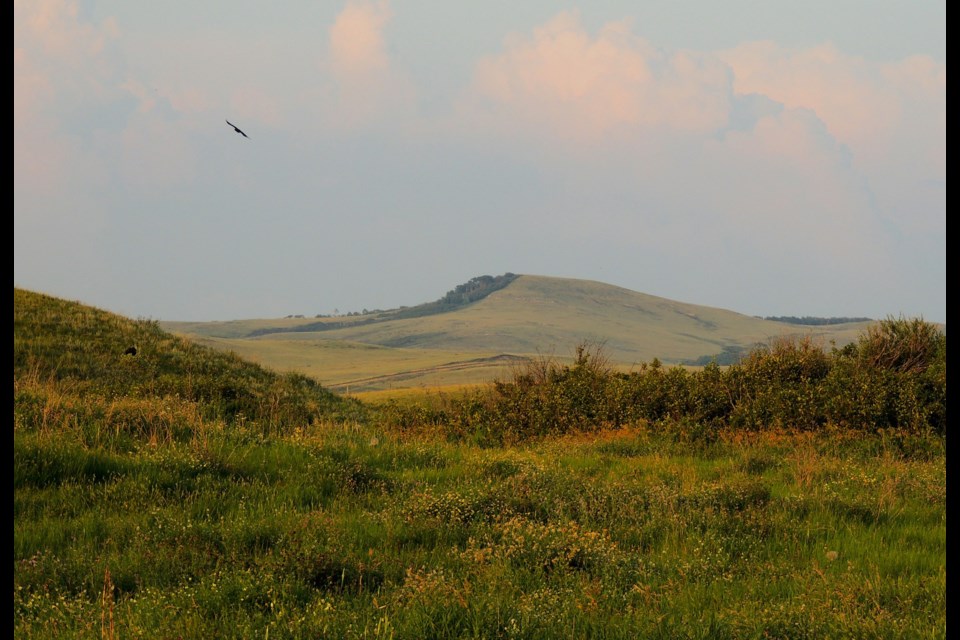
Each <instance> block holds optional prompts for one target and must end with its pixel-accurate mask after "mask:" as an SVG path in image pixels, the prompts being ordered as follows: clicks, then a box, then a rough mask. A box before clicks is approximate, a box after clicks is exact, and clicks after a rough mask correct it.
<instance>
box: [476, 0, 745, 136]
mask: <svg viewBox="0 0 960 640" xmlns="http://www.w3.org/2000/svg"><path fill="white" fill-rule="evenodd" d="M731 98H732V79H731V77H730V73H729V70H728V68H727V67H726V66H725V65H724V64H723V63H721V62H720V61H718V60H717V59H715V58H712V57H710V56H704V55H701V54H699V53H696V52H692V51H679V52H675V53H667V52H664V51H662V50H659V49H657V48H655V47H654V46H652V45H651V44H650V43H649V42H647V41H646V40H644V39H643V38H640V37H638V36H635V35H633V34H632V33H631V32H630V29H629V23H628V22H626V21H624V22H611V23H608V24H607V25H605V26H604V27H603V28H602V29H600V31H599V32H598V33H597V35H596V36H591V35H590V34H588V33H587V32H586V30H585V29H584V28H583V26H582V25H581V24H580V20H579V15H578V14H577V13H576V12H563V13H560V14H558V15H557V16H556V17H554V18H553V19H551V20H550V21H549V22H547V23H546V24H544V25H543V26H541V27H538V28H536V29H534V30H533V33H532V34H531V35H530V36H523V35H513V36H511V37H510V38H508V39H507V40H506V42H505V44H504V50H503V51H502V52H501V53H500V54H498V55H493V56H488V57H485V58H483V59H482V60H480V61H479V63H478V64H477V67H476V71H475V76H474V78H473V82H472V84H471V88H470V91H469V92H468V94H467V96H466V97H465V107H466V109H467V111H468V112H470V114H469V116H468V117H473V118H477V119H479V120H481V121H486V122H487V123H488V124H489V125H493V126H500V127H507V128H515V129H517V130H527V131H530V130H531V128H532V131H535V132H538V133H540V134H542V135H543V136H546V137H550V138H555V139H560V140H563V139H567V140H575V141H577V142H584V141H596V140H598V139H600V138H603V137H606V136H608V135H610V134H611V133H614V132H617V131H620V130H623V129H633V130H636V129H648V130H670V131H674V132H678V133H685V134H686V133H693V134H703V133H712V132H714V131H716V130H717V129H718V128H720V127H722V126H723V125H724V124H725V123H726V121H727V119H728V117H729V113H730V108H731Z"/></svg>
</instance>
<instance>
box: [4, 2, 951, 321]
mask: <svg viewBox="0 0 960 640" xmlns="http://www.w3.org/2000/svg"><path fill="white" fill-rule="evenodd" d="M945 32H946V2H945V0H942V1H930V0H916V1H914V0H909V1H908V0H829V1H827V0H807V1H805V2H794V1H789V2H788V1H786V0H783V1H780V0H726V1H725V2H722V3H719V2H716V1H715V0H648V1H645V2H635V1H634V2H626V1H621V0H591V1H590V2H583V1H581V2H580V3H579V4H576V3H559V2H552V1H546V0H527V1H525V2H513V1H511V2H505V1H503V0H458V1H457V2H445V1H442V0H429V1H428V0H350V1H346V2H345V1H343V0H340V1H337V2H327V1H324V0H310V1H305V0H287V1H285V2H282V3H269V2H262V1H252V0H232V1H231V2H229V3H227V2H221V1H220V0H205V1H203V2H197V1H196V0H191V1H190V2H187V1H185V0H168V1H165V2H128V1H127V0H100V1H96V2H94V1H76V0H14V51H13V59H14V80H13V82H14V176H13V180H14V287H22V288H26V289H30V290H34V291H38V292H42V293H47V294H50V295H54V296H57V297H61V298H65V299H69V300H75V301H79V302H82V303H85V304H89V305H93V306H96V307H99V308H102V309H106V310H109V311H113V312H115V313H119V314H122V315H125V316H128V317H130V318H136V319H154V320H163V321H178V320H182V321H212V320H235V319H251V318H277V317H284V316H288V315H304V316H306V317H312V316H315V315H319V314H331V313H347V312H351V311H362V310H364V309H368V310H374V309H392V308H396V307H400V306H413V305H416V304H420V303H423V302H429V301H433V300H436V299H438V298H440V297H442V296H443V295H444V294H445V293H446V292H447V291H449V290H451V289H453V288H454V287H456V286H457V285H458V284H461V283H464V282H467V281H468V280H470V279H471V278H473V277H476V276H480V275H500V274H503V273H507V272H511V273H517V274H532V275H543V276H556V277H565V278H579V279H585V280H595V281H599V282H604V283H608V284H612V285H616V286H620V287H624V288H626V289H630V290H633V291H638V292H642V293H647V294H651V295H656V296H661V297H665V298H670V299H673V300H677V301H681V302H687V303H692V304H699V305H706V306H711V307H720V308H724V309H729V310H732V311H737V312H740V313H744V314H748V315H757V316H790V315H792V316H819V317H870V318H875V319H882V318H886V317H891V316H897V317H899V316H906V317H922V318H924V319H926V320H928V321H931V322H944V323H945V322H946V33H945ZM227 120H229V121H230V122H232V123H233V124H235V125H236V126H237V127H239V128H240V129H241V130H243V131H244V132H245V133H246V135H247V136H248V137H244V136H242V135H240V134H238V133H236V132H235V131H234V130H233V127H231V126H230V125H228V124H227V123H226V121H227Z"/></svg>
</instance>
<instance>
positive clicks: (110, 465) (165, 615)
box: [13, 289, 947, 640]
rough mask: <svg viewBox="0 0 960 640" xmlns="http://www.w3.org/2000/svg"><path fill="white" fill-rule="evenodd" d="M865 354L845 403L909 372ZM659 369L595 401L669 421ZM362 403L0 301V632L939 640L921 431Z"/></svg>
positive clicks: (942, 452) (582, 397)
mask: <svg viewBox="0 0 960 640" xmlns="http://www.w3.org/2000/svg"><path fill="white" fill-rule="evenodd" d="M888 337H889V336H888ZM894 337H896V336H894ZM908 337H909V336H908ZM894 343H896V341H894ZM889 344H890V342H889V341H869V340H867V341H865V342H864V343H862V344H861V345H858V347H857V349H854V350H851V353H850V354H847V355H844V356H843V360H844V363H846V364H849V365H851V366H853V365H855V364H856V365H857V366H860V365H859V364H857V363H862V364H864V366H866V369H864V370H863V372H864V373H870V372H873V373H871V375H870V376H868V377H866V378H863V382H864V386H866V387H868V388H869V387H870V386H871V385H875V384H880V385H881V386H884V387H887V386H892V387H895V388H893V389H891V390H892V391H896V387H898V385H899V382H898V380H900V379H901V378H902V379H903V380H904V381H906V380H908V379H909V376H910V375H912V374H910V373H909V371H912V370H914V369H916V368H917V361H916V359H915V358H913V357H908V358H901V357H899V356H900V355H903V354H904V353H906V354H907V355H909V354H910V353H912V352H910V351H904V352H897V351H892V352H891V350H890V349H886V348H879V349H872V348H870V347H871V345H879V346H880V347H885V346H886V345H889ZM937 344H938V345H940V343H939V341H938V342H937ZM132 346H136V347H137V352H136V354H128V353H126V351H127V350H128V349H129V348H130V347H132ZM940 346H942V352H941V351H937V353H936V354H935V356H936V363H937V370H936V371H935V373H936V374H937V376H942V377H943V380H942V384H941V385H939V387H938V388H940V387H942V389H941V390H942V394H941V395H943V396H945V393H946V389H945V384H946V383H945V376H946V372H945V344H942V345H940ZM938 349H939V346H938ZM811 359H812V361H813V364H815V365H817V364H818V363H820V364H822V362H821V360H822V359H821V358H819V357H818V356H816V355H814V354H812V353H811V352H810V351H808V350H805V349H804V348H802V347H801V348H799V349H781V350H779V351H777V350H774V351H770V352H761V353H759V354H757V355H756V356H755V357H754V358H753V360H752V362H753V364H752V365H751V366H748V367H746V368H745V369H744V372H743V373H744V374H745V375H747V377H746V378H744V379H742V380H741V382H742V383H743V387H744V388H745V389H747V390H748V391H749V390H750V389H752V388H753V386H752V385H754V384H773V385H774V386H775V387H776V390H777V391H779V392H780V393H778V394H777V397H776V398H775V399H776V400H778V401H785V402H789V403H793V402H795V401H799V402H800V404H801V405H803V406H805V405H806V402H805V399H806V395H804V394H802V393H795V391H796V390H798V389H804V388H808V387H809V385H808V384H807V383H808V382H809V381H808V380H807V379H806V376H805V375H799V376H798V377H797V380H793V379H792V378H793V377H796V376H789V377H790V379H789V380H782V381H779V382H778V380H777V378H778V375H777V374H791V373H799V374H803V373H804V369H803V367H800V369H799V370H795V369H796V365H802V364H804V363H807V362H808V361H809V360H811ZM848 361H849V362H848ZM589 362H594V361H592V360H591V361H589ZM891 367H894V369H891ZM899 369H902V370H904V371H901V372H900V373H897V371H896V370H899ZM731 370H732V371H734V372H735V371H736V368H731ZM532 371H533V372H534V373H536V369H533V370H532ZM679 371H682V370H679ZM852 371H854V372H855V371H859V369H853V370H852ZM595 372H596V370H595V369H592V368H591V367H590V366H586V365H584V366H580V365H578V366H577V367H574V368H573V369H569V370H568V369H565V368H560V369H551V370H550V371H546V372H545V373H546V374H547V375H546V376H545V379H544V380H543V381H538V380H529V379H522V380H521V382H523V384H522V385H519V386H510V385H505V386H502V388H501V391H503V392H505V393H511V394H512V393H513V392H523V393H524V394H528V395H524V396H523V397H522V398H521V397H515V396H514V395H510V397H508V398H507V399H508V400H511V405H510V407H508V408H510V411H509V412H508V414H504V415H505V416H509V417H510V420H511V424H512V423H513V422H512V421H513V420H514V419H522V418H523V412H525V411H529V410H535V409H536V408H538V407H542V406H544V403H543V402H540V401H539V400H541V399H542V400H551V398H552V397H553V396H556V397H555V398H553V405H555V406H558V407H560V408H563V407H569V408H570V409H572V410H574V412H576V411H577V407H578V406H581V405H582V404H583V402H584V401H588V400H590V399H591V398H593V397H594V395H595V394H594V393H593V391H592V390H593V389H594V387H593V386H591V384H592V383H595V382H597V381H598V380H599V381H607V382H611V381H614V380H619V379H620V378H618V377H610V376H607V375H606V374H604V375H603V377H602V378H591V377H590V376H584V375H583V374H589V373H595ZM873 374H876V375H875V376H874V375H873ZM919 375H921V376H923V373H922V372H921V373H920V374H919ZM735 377H736V376H735ZM688 378H689V377H688V376H685V375H677V373H676V372H675V371H673V372H672V371H667V370H661V369H659V368H657V369H655V370H654V369H651V370H648V371H646V373H644V375H643V376H642V379H641V380H640V381H643V380H646V381H648V382H650V383H651V384H652V385H653V386H650V387H649V388H648V387H644V392H643V393H641V394H638V395H637V397H636V398H633V399H631V398H629V397H622V396H620V395H617V396H616V399H617V400H618V401H626V402H627V403H628V404H636V403H640V402H650V401H657V402H663V403H664V406H665V407H666V408H669V407H670V406H671V405H672V404H675V401H676V400H677V399H679V396H677V395H676V394H677V393H678V392H679V391H681V390H682V389H680V388H677V383H678V382H683V381H688V382H689V381H690V380H689V379H688ZM524 380H525V381H524ZM707 380H709V381H713V382H714V383H717V382H723V381H724V380H726V378H724V377H721V376H718V372H717V371H716V370H715V368H714V369H713V370H710V369H707V370H704V376H701V377H698V378H697V381H698V383H699V382H701V381H707ZM543 382H546V383H547V384H545V385H544V384H543ZM585 383H589V384H586V386H584V385H585ZM798 385H799V386H798ZM675 388H677V389H676V391H671V390H672V389H675ZM846 388H847V387H844V392H846ZM511 389H512V390H513V391H511ZM541 391H542V392H545V393H541ZM584 391H586V393H585V394H584V393H583V392H584ZM648 391H649V392H648ZM858 392H859V390H858ZM747 395H751V396H753V395H756V394H753V393H752V392H751V393H748V394H747ZM721 399H722V398H721ZM889 399H890V400H891V401H892V400H896V401H897V402H896V403H895V404H896V405H897V406H899V405H900V404H901V402H900V400H902V399H908V396H906V395H904V394H902V393H895V394H893V395H891V396H890V397H889ZM513 401H517V402H513ZM557 402H559V403H560V404H557ZM943 402H944V403H945V397H944V398H943ZM548 404H549V403H548ZM694 404H695V405H696V406H694V408H695V409H697V408H699V409H702V407H701V404H702V403H694ZM817 404H819V403H817ZM511 407H512V408H511ZM524 407H528V408H527V409H525V408H524ZM463 408H464V410H465V414H464V416H465V417H467V418H470V417H477V416H478V415H479V416H480V417H482V415H481V414H478V413H477V411H476V410H477V409H482V407H477V406H472V405H471V406H467V405H464V406H463ZM894 408H896V407H894ZM518 410H519V411H518ZM562 413H563V414H564V415H566V414H569V413H570V411H563V412H562ZM391 415H392V414H389V413H387V412H385V411H380V410H378V409H374V408H371V407H368V406H366V405H362V404H360V403H356V402H352V401H349V400H345V399H343V398H341V397H338V396H336V395H334V394H330V393H329V392H327V391H326V390H324V389H323V388H321V387H319V386H318V385H317V384H316V383H315V382H313V381H312V380H310V379H308V378H305V377H303V376H296V375H278V374H276V373H273V372H271V371H269V370H267V369H264V368H262V367H260V366H258V365H256V364H252V363H250V362H247V361H245V360H243V359H241V358H239V357H237V356H235V355H232V354H229V353H222V352H219V351H217V350H213V349H209V348H206V347H204V346H201V345H197V344H195V343H193V342H191V341H187V340H185V339H183V338H180V337H176V336H173V335H171V334H168V333H166V332H164V331H163V330H162V329H161V328H160V327H159V326H158V325H157V324H156V323H153V322H145V321H131V320H128V319H125V318H122V317H118V316H115V315H113V314H109V313H106V312H102V311H99V310H96V309H93V308H90V307H87V306H84V305H80V304H77V303H73V302H67V301H63V300H59V299H54V298H49V297H46V296H42V295H38V294H34V293H30V292H26V291H18V290H16V289H15V290H14V422H13V432H14V433H13V436H14V437H13V450H14V451H13V484H14V505H13V569H14V571H13V574H14V587H13V624H14V629H13V636H14V637H15V638H18V639H32V638H37V639H44V640H46V639H47V638H58V640H59V639H78V640H79V639H83V640H93V639H100V640H104V639H106V640H115V639H117V638H181V639H184V640H194V639H197V640H200V639H203V640H205V639H208V638H223V639H227V640H233V639H237V640H240V639H247V638H272V639H274V640H277V639H281V640H283V639H290V640H293V639H300V638H371V639H383V640H387V639H400V638H411V639H412V638H417V639H419V638H435V639H438V640H443V639H446V638H451V639H453V638H477V639H480V638H484V639H486V638H491V639H492V638H530V639H533V640H538V639H543V640H547V639H552V638H566V637H573V638H583V639H585V640H587V639H593V638H597V639H601V638H602V639H605V640H619V639H623V640H627V639H631V640H632V639H634V638H834V637H836V638H891V639H892V638H920V639H927V638H930V639H934V638H943V637H945V636H946V619H947V616H946V537H947V536H946V448H945V437H944V436H937V435H935V434H931V433H930V432H929V431H923V430H910V429H906V430H894V429H890V428H884V429H879V430H878V429H862V430H859V431H856V432H854V431H850V430H844V429H842V428H837V427H836V426H835V425H834V426H832V427H831V426H829V425H827V426H824V428H822V429H818V430H813V431H807V432H797V431H795V430H790V429H786V428H780V427H776V426H774V425H770V424H764V425H763V428H760V429H740V430H736V429H726V428H720V427H718V428H707V427H706V426H705V424H702V423H698V422H691V421H689V419H687V420H685V419H684V418H683V416H681V417H680V419H678V420H676V421H673V420H670V419H664V420H658V421H656V422H652V421H645V420H636V421H631V422H629V423H624V422H622V421H621V422H619V423H617V424H618V425H619V426H618V427H617V428H616V429H612V428H609V427H606V426H604V423H602V422H593V423H591V424H586V425H585V427H586V428H587V430H585V431H580V432H573V431H571V432H569V433H567V434H566V435H564V436H562V437H546V438H538V439H529V440H526V441H524V442H523V443H522V444H519V445H517V446H483V447H481V446H477V445H475V444H471V441H470V440H468V439H459V440H457V439H448V438H445V437H439V436H441V435H442V433H443V431H444V429H445V428H447V427H448V426H453V425H448V424H447V423H446V422H445V421H446V420H449V419H450V418H452V417H453V416H447V417H445V416H444V415H443V414H442V413H437V412H435V411H433V410H431V409H430V408H429V407H423V408H422V409H421V410H419V411H418V410H416V405H415V404H413V403H411V404H410V405H408V408H407V409H405V413H403V414H396V415H394V416H393V417H391ZM403 416H408V417H410V416H412V418H413V419H414V420H415V421H416V422H415V425H416V426H417V427H418V428H417V429H416V430H413V429H411V428H410V425H411V424H414V423H412V422H406V423H402V424H401V423H399V422H397V424H394V423H393V421H394V420H395V418H396V417H403ZM557 417H560V416H559V414H558V416H557ZM579 417H580V418H585V417H587V416H586V415H585V414H580V416H579ZM943 420H944V423H943V425H942V426H943V429H942V432H943V433H945V414H944V415H943ZM553 422H555V421H553ZM479 426H481V427H482V426H483V425H482V424H481V425H479Z"/></svg>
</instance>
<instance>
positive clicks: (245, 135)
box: [225, 120, 250, 138]
mask: <svg viewBox="0 0 960 640" xmlns="http://www.w3.org/2000/svg"><path fill="white" fill-rule="evenodd" d="M225 122H226V123H227V124H228V125H230V126H231V127H233V130H234V131H236V132H237V133H239V134H240V135H242V136H243V137H244V138H250V136H248V135H247V134H245V133H244V132H243V131H240V128H239V127H237V125H235V124H233V123H232V122H230V121H229V120H225Z"/></svg>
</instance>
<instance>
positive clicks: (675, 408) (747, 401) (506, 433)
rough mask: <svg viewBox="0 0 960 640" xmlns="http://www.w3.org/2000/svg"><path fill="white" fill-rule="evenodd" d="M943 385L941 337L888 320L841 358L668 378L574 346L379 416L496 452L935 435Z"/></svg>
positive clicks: (819, 353) (771, 351) (804, 345)
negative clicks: (631, 437) (691, 428)
mask: <svg viewBox="0 0 960 640" xmlns="http://www.w3.org/2000/svg"><path fill="white" fill-rule="evenodd" d="M946 384H947V381H946V336H945V335H944V334H943V333H942V332H940V331H939V330H938V329H937V328H936V327H935V326H934V325H931V324H929V323H925V322H923V321H922V320H910V319H904V318H887V319H886V320H883V321H881V322H880V323H879V324H877V325H876V326H875V327H873V328H871V329H869V330H868V331H867V332H866V333H865V334H863V335H862V336H861V337H860V339H859V340H858V341H857V342H855V343H852V344H850V345H847V346H846V347H844V348H842V349H836V348H834V349H832V350H830V351H827V350H825V349H824V348H823V347H822V346H820V345H818V344H816V343H815V342H814V341H812V340H811V339H809V338H802V339H782V340H775V341H773V342H771V343H770V344H768V345H762V346H759V347H757V348H756V349H754V350H752V351H750V352H748V353H747V354H746V355H744V356H742V357H741V358H740V359H739V360H738V361H737V362H736V363H734V364H732V365H729V366H727V367H723V368H721V367H720V366H719V365H718V364H716V363H710V364H708V365H706V366H704V367H702V368H699V369H690V368H686V367H682V366H679V365H678V366H674V367H669V368H668V367H664V366H663V365H662V364H661V363H660V362H659V361H657V360H656V359H655V360H653V361H652V362H650V363H644V364H642V365H641V366H640V367H639V368H637V369H636V370H634V371H630V372H627V373H623V372H619V371H616V370H614V368H613V367H611V366H610V364H609V361H608V360H607V359H606V358H605V356H604V355H603V352H602V348H599V347H597V346H590V345H581V346H580V347H578V349H577V353H576V357H575V359H574V362H573V363H572V364H564V363H562V362H560V361H559V360H557V359H554V358H541V359H539V360H535V361H533V362H530V363H528V364H526V365H524V366H523V367H522V368H520V369H518V370H517V371H516V372H515V373H514V375H513V377H512V379H510V380H507V381H497V382H495V383H494V384H493V385H491V386H490V387H489V388H484V389H481V390H478V391H475V392H474V393H472V394H468V395H467V396H466V397H456V398H450V399H449V400H448V401H447V402H446V404H445V405H444V406H442V407H441V408H438V409H436V410H435V412H434V413H431V412H430V411H424V409H423V408H422V407H418V408H416V409H414V410H413V411H416V412H418V413H419V415H420V418H417V417H416V416H415V415H411V414H410V413H407V414H405V415H402V416H401V415H400V414H401V413H403V412H404V411H407V409H405V408H404V407H399V406H389V407H386V416H387V419H388V420H394V421H395V422H396V423H397V424H402V425H404V426H407V427H411V426H414V425H415V424H417V423H418V422H421V423H429V424H431V425H433V426H434V427H435V426H436V425H438V424H440V425H443V428H444V429H445V431H446V432H447V433H448V434H449V435H450V436H452V437H456V438H467V439H473V440H474V441H477V442H484V443H487V444H497V445H499V444H504V443H508V444H509V443H518V442H523V441H526V440H529V439H536V438H540V437H544V436H556V435H563V434H568V433H582V432H590V431H596V430H598V429H601V428H620V427H623V426H625V425H630V424H636V423H637V422H646V423H652V424H672V425H676V424H679V423H682V424H687V425H697V428H699V429H706V430H717V429H722V428H735V429H748V430H764V429H791V430H803V431H817V430H823V429H827V428H831V427H839V428H843V429H850V430H854V431H856V432H866V431H874V430H878V429H907V430H910V431H913V432H922V431H932V432H934V433H937V434H940V435H945V431H946Z"/></svg>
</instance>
